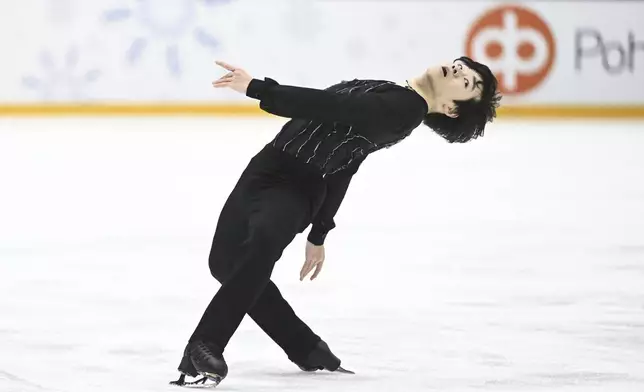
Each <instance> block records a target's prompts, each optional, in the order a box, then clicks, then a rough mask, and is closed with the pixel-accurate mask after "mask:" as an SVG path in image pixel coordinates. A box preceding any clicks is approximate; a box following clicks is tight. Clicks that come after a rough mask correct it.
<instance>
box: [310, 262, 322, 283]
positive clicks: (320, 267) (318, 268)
mask: <svg viewBox="0 0 644 392" xmlns="http://www.w3.org/2000/svg"><path fill="white" fill-rule="evenodd" d="M323 265H324V261H320V262H319V263H317V265H316V266H315V272H314V273H313V275H312V276H311V280H313V279H315V278H317V277H318V274H319V273H320V271H322V266H323Z"/></svg>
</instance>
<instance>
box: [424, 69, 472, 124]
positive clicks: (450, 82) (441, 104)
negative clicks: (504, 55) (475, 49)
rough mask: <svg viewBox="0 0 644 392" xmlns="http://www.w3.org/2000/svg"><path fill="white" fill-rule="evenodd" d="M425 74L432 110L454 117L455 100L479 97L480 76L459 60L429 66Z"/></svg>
mask: <svg viewBox="0 0 644 392" xmlns="http://www.w3.org/2000/svg"><path fill="white" fill-rule="evenodd" d="M425 75H426V76H427V79H428V81H429V85H430V89H431V90H432V92H431V94H433V98H434V99H433V100H434V105H435V107H434V108H433V110H434V111H437V112H440V113H443V114H445V115H448V116H450V117H455V116H456V114H455V112H454V110H455V107H456V104H455V101H467V100H470V99H473V98H474V99H479V98H480V96H481V88H482V85H483V82H482V81H481V76H480V75H479V74H477V73H476V72H474V71H473V70H472V69H471V68H469V67H468V66H467V65H465V64H464V63H463V62H461V61H455V62H453V63H452V64H445V65H437V66H435V67H431V68H429V69H427V71H426V72H425Z"/></svg>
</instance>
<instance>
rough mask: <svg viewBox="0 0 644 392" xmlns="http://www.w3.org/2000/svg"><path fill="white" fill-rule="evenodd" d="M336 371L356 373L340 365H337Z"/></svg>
mask: <svg viewBox="0 0 644 392" xmlns="http://www.w3.org/2000/svg"><path fill="white" fill-rule="evenodd" d="M336 372H340V373H346V374H356V373H355V372H352V371H351V370H347V369H345V368H343V367H342V366H340V367H338V370H336Z"/></svg>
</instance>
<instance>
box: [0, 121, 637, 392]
mask: <svg viewBox="0 0 644 392" xmlns="http://www.w3.org/2000/svg"><path fill="white" fill-rule="evenodd" d="M281 123H282V120H276V119H261V120H260V119H249V120H238V119H203V118H198V119H185V118H170V119H157V120H153V119H58V120H52V119H42V120H12V119H0V184H1V185H0V187H1V191H0V391H2V392H85V391H88V392H89V391H92V392H103V391H105V392H107V391H109V392H113V391H119V392H127V391H156V392H158V391H172V390H174V391H176V390H179V389H178V388H177V387H172V386H169V385H168V382H169V381H171V380H173V379H176V378H177V376H178V373H177V372H176V367H177V365H178V363H179V360H180V357H181V353H182V350H183V347H184V345H185V343H186V340H187V338H188V337H189V335H190V333H191V332H192V330H193V328H194V326H195V325H196V323H197V321H198V320H199V318H200V317H201V314H202V311H203V310H204V309H205V306H206V305H207V303H208V302H209V301H210V299H211V296H212V295H213V294H214V293H215V292H216V290H217V288H218V287H219V285H218V283H217V282H216V281H215V280H214V279H213V278H212V277H211V276H210V274H209V272H208V268H207V256H208V251H209V248H210V241H211V236H212V234H213V232H214V228H215V225H216V222H217V217H218V214H219V211H220V209H221V207H222V205H223V202H224V200H225V198H226V197H227V196H228V192H229V191H230V190H231V189H232V187H233V185H234V184H235V182H236V180H237V177H238V175H239V174H240V173H241V171H242V170H243V168H244V167H245V165H246V163H247V161H248V159H249V158H250V157H251V156H252V155H253V154H254V153H255V152H256V151H258V150H259V148H261V146H263V145H264V144H265V143H266V142H267V141H268V140H270V138H271V137H272V135H273V134H274V133H275V132H277V131H278V129H279V126H280V125H281ZM336 222H337V225H338V226H337V228H336V229H335V230H334V231H332V232H331V234H330V235H329V237H328V239H327V245H326V251H327V262H326V265H325V269H324V270H323V271H322V273H321V275H320V277H319V279H318V280H316V281H313V282H309V281H307V282H299V280H298V273H299V269H300V267H301V264H302V262H303V254H304V241H305V236H304V235H300V236H298V237H297V238H296V240H295V241H294V243H293V244H292V245H291V247H289V248H287V250H286V252H285V253H284V256H283V258H282V260H280V261H279V262H278V264H277V266H276V269H275V273H274V280H275V281H276V283H277V284H278V286H279V287H280V289H281V290H282V292H283V294H284V295H285V297H286V298H287V299H289V300H290V301H291V302H292V305H293V307H294V308H295V309H296V311H297V312H298V314H299V315H300V316H301V317H302V318H303V319H305V320H306V321H307V322H309V323H310V325H311V326H312V328H313V329H314V330H315V331H316V332H317V333H319V334H320V335H321V336H322V337H323V338H324V339H325V340H326V341H327V342H329V344H330V345H331V348H332V349H333V350H334V351H335V352H336V353H337V354H338V355H339V356H340V357H341V358H342V360H343V365H344V366H345V367H347V368H349V369H352V370H355V371H356V372H357V374H356V375H355V376H350V375H344V374H331V373H317V374H308V373H303V372H300V371H299V369H298V368H297V367H295V366H294V365H293V364H291V363H290V362H289V361H288V360H287V358H286V356H285V355H284V354H283V353H282V352H281V350H280V349H279V348H278V347H276V346H275V345H274V344H273V343H272V341H271V340H270V339H269V338H268V337H266V336H265V335H263V333H262V332H261V331H260V330H259V328H257V327H256V326H255V325H254V324H253V323H252V321H251V320H248V319H245V320H244V323H243V324H242V326H241V328H240V330H239V331H238V333H237V334H236V336H235V337H234V338H233V340H232V341H231V344H230V345H229V346H228V348H227V350H226V353H225V355H226V359H227V361H228V363H229V366H230V374H229V377H228V378H227V379H226V380H225V381H224V383H222V384H221V385H220V387H219V388H218V390H221V391H329V390H332V391H335V392H340V391H369V392H374V391H387V392H389V391H512V392H515V391H548V392H568V391H579V392H595V391H610V392H630V391H642V390H644V124H643V123H637V122H635V123H620V124H617V125H615V124H613V123H601V122H596V123H578V122H572V121H570V122H540V123H524V122H509V121H506V122H502V121H499V122H497V123H495V124H494V125H493V126H492V127H490V128H489V130H488V132H487V134H486V136H485V137H484V138H482V139H479V140H476V141H474V142H473V143H470V144H467V145H449V144H447V143H444V142H443V141H442V140H441V139H439V138H438V137H436V136H435V135H432V134H430V133H429V132H427V131H426V130H425V129H423V128H418V129H417V130H416V131H415V132H414V134H413V135H412V136H411V137H410V138H408V139H407V140H405V141H403V142H402V143H401V144H399V145H397V146H394V147H393V148H391V149H388V150H385V151H381V152H378V153H377V154H376V155H373V156H371V157H370V158H369V159H368V160H367V162H366V163H365V165H363V167H362V168H361V170H360V172H359V173H358V175H357V176H356V177H355V179H354V181H353V184H352V185H351V187H350V189H349V193H348V194H347V197H346V199H345V202H344V204H343V205H342V207H341V209H340V212H339V214H338V216H337V219H336Z"/></svg>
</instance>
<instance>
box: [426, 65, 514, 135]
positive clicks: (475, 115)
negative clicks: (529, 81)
mask: <svg viewBox="0 0 644 392" xmlns="http://www.w3.org/2000/svg"><path fill="white" fill-rule="evenodd" d="M458 60H460V61H462V62H463V63H465V65H467V66H468V67H469V68H471V69H472V70H473V71H475V72H476V73H478V74H479V75H481V79H482V80H481V84H482V86H481V87H482V88H481V97H480V98H478V99H476V98H472V99H469V100H467V101H455V102H454V103H455V105H456V108H455V112H456V113H458V116H457V117H456V118H452V117H448V116H446V115H444V114H442V113H429V114H427V115H426V116H425V119H424V120H423V124H425V125H427V126H428V127H430V128H431V129H432V130H433V131H434V132H436V133H437V134H439V135H440V136H442V137H443V138H444V139H445V140H447V141H448V142H450V143H465V142H468V141H470V140H472V139H476V138H477V137H479V136H483V131H484V130H485V125H486V123H488V122H492V121H493V119H494V117H496V108H498V107H499V101H500V100H501V95H500V93H499V92H498V90H497V87H498V81H497V80H496V77H495V76H494V74H493V73H492V71H490V69H489V68H488V67H487V66H485V65H483V64H481V63H477V62H476V61H474V60H472V59H471V58H469V57H466V56H462V57H460V58H458V59H456V60H454V61H458Z"/></svg>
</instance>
